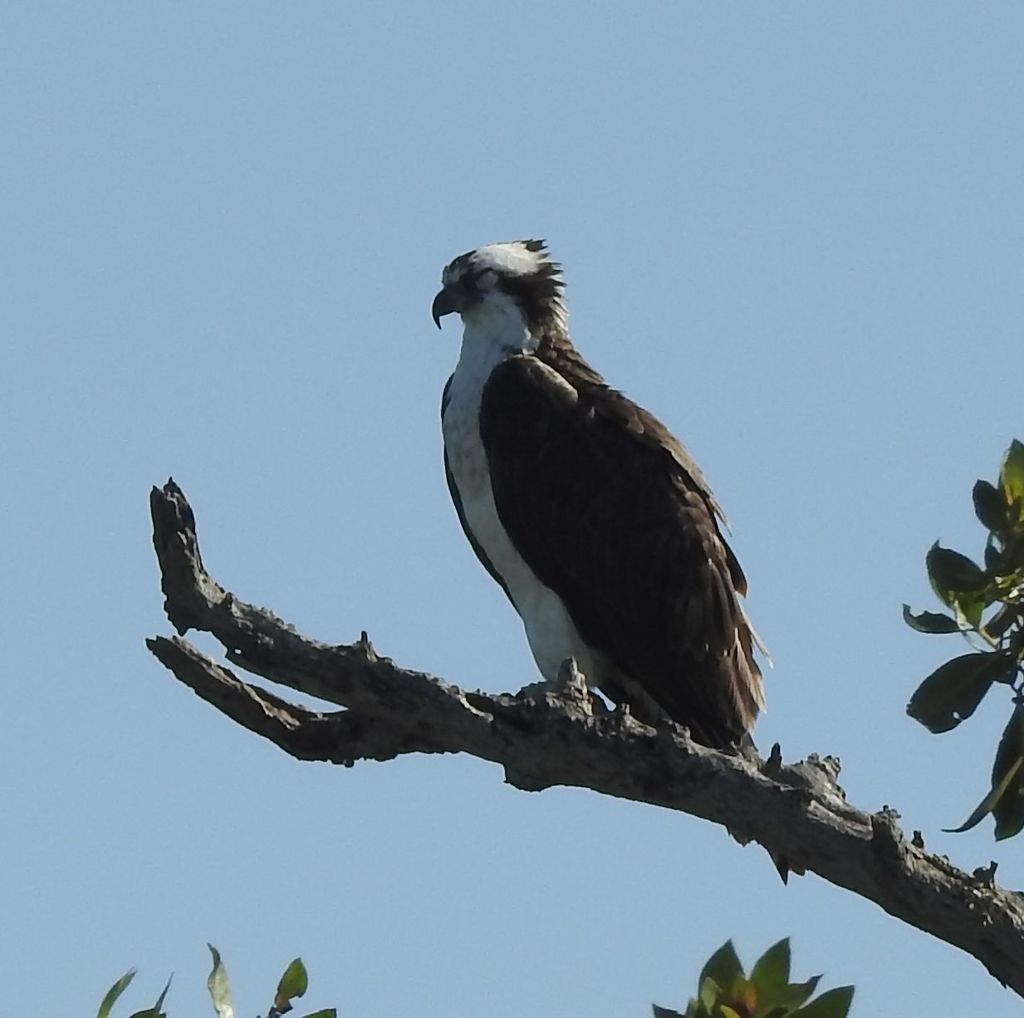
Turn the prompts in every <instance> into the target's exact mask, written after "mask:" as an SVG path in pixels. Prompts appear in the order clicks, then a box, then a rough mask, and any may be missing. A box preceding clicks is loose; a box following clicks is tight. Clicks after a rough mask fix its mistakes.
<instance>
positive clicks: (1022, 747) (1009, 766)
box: [992, 706, 1024, 841]
mask: <svg viewBox="0 0 1024 1018" xmlns="http://www.w3.org/2000/svg"><path fill="white" fill-rule="evenodd" d="M1007 774H1010V775H1011V777H1010V780H1009V781H1008V782H1007V783H1006V787H1005V788H1004V789H1003V794H1002V795H1001V796H1000V797H999V798H998V799H997V800H996V802H995V804H994V805H993V807H992V816H993V818H994V819H995V822H996V830H995V835H996V841H1002V840H1004V839H1005V838H1012V837H1013V836H1014V835H1015V834H1019V833H1020V830H1021V828H1022V827H1024V707H1020V706H1018V707H1014V709H1013V715H1012V716H1011V717H1010V720H1009V722H1008V723H1007V725H1006V728H1005V729H1004V730H1003V736H1002V738H1001V739H1000V740H999V748H998V749H997V750H996V759H995V763H994V764H993V765H992V784H993V785H995V784H996V783H997V781H998V783H999V784H1000V785H1001V784H1003V778H1004V777H1005V775H1007Z"/></svg>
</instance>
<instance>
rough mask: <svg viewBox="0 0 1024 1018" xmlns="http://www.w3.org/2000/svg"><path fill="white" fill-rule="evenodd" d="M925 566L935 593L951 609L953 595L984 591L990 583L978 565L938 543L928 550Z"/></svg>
mask: <svg viewBox="0 0 1024 1018" xmlns="http://www.w3.org/2000/svg"><path fill="white" fill-rule="evenodd" d="M925 565H926V566H927V567H928V578H929V579H930V580H931V583H932V586H933V587H934V588H935V593H936V594H938V595H939V597H940V598H942V600H943V601H945V602H946V604H948V605H949V606H950V607H952V601H951V599H950V595H951V594H953V593H957V594H962V593H974V592H976V591H980V590H984V589H985V587H986V585H987V583H988V580H987V578H986V576H985V574H984V572H982V570H981V569H980V568H979V566H978V565H977V564H976V563H974V562H972V561H971V560H970V559H969V558H968V557H967V556H966V555H961V554H960V552H958V551H953V549H952V548H943V547H940V545H939V542H938V541H936V542H935V544H933V545H932V546H931V548H930V549H929V550H928V554H927V555H926V556H925Z"/></svg>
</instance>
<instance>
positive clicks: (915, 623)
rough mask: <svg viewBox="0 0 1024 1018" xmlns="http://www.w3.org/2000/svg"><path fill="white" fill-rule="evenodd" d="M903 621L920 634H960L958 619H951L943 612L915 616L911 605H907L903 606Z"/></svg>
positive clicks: (923, 613) (922, 613)
mask: <svg viewBox="0 0 1024 1018" xmlns="http://www.w3.org/2000/svg"><path fill="white" fill-rule="evenodd" d="M903 621H904V622H906V624H907V625H908V626H910V628H911V629H916V630H917V631H918V632H919V633H959V632H960V627H959V626H958V625H957V622H956V619H952V618H950V617H949V616H948V615H944V614H943V613H942V612H921V613H920V614H918V615H915V614H914V613H913V612H912V611H911V610H910V605H909V604H905V605H904V606H903Z"/></svg>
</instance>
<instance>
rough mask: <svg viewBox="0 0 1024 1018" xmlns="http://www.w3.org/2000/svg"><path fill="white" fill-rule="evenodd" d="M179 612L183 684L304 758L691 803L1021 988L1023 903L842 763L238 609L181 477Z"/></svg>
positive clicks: (164, 656)
mask: <svg viewBox="0 0 1024 1018" xmlns="http://www.w3.org/2000/svg"><path fill="white" fill-rule="evenodd" d="M150 505H151V509H152V515H153V543H154V546H155V548H156V553H157V558H158V560H159V563H160V570H161V576H162V586H163V591H164V594H165V596H166V603H165V610H166V612H167V617H168V618H169V619H170V621H171V623H172V625H173V626H174V627H175V628H176V629H177V631H178V633H179V634H180V635H179V637H178V638H167V637H155V638H154V639H151V640H148V641H147V645H148V646H149V648H150V650H151V651H152V652H153V653H154V654H155V655H156V657H157V658H158V659H159V660H160V661H161V662H162V663H163V664H164V665H165V666H166V667H167V668H169V669H170V670H171V671H172V672H173V673H174V675H175V676H176V677H177V678H178V679H179V680H180V681H181V682H183V683H184V684H185V685H187V686H189V687H190V688H191V689H193V690H194V691H195V692H196V693H197V694H198V695H199V696H201V697H202V698H203V699H204V700H207V701H208V702H209V703H211V704H213V706H215V707H216V708H217V709H218V710H219V711H221V712H222V713H224V714H226V715H227V716H228V717H229V718H231V719H232V720H233V721H236V722H237V723H238V724H240V725H242V726H243V727H245V728H247V729H249V730H250V731H252V732H255V733H256V734H257V735H261V736H263V737H264V738H266V739H269V740H270V741H271V742H273V743H274V744H275V745H277V746H279V747H280V748H281V749H283V750H284V751H285V752H286V753H288V754H290V755H291V756H294V757H297V758H298V759H301V760H326V761H330V762H332V763H343V764H348V765H350V764H352V763H354V762H356V761H358V760H364V759H372V760H387V759H390V758H392V757H395V756H398V755H400V754H403V753H470V754H472V755H473V756H476V757H480V758H481V759H483V760H490V761H492V762H494V763H497V764H500V765H501V766H502V767H503V768H504V771H505V778H506V780H507V781H508V782H509V783H510V784H512V785H515V786H516V787H518V788H522V789H529V790H539V789H543V788H549V787H551V786H553V785H570V786H575V787H579V788H590V789H592V790H594V791H596V792H601V793H603V794H605V795H614V796H617V797H619V798H624V799H632V800H634V801H636V802H646V803H650V804H652V805H656V806H664V807H666V808H668V809H673V810H678V811H680V812H683V813H689V814H692V815H693V816H698V817H702V818H703V819H705V820H710V821H713V822H714V823H718V824H721V825H722V826H724V827H725V828H726V829H727V830H728V831H729V832H730V833H731V834H732V835H733V836H734V837H735V838H737V839H738V840H739V841H741V842H744V843H746V842H749V841H756V842H758V843H760V844H761V845H763V846H764V847H765V848H766V849H767V850H768V851H769V853H770V854H771V856H772V858H773V859H774V860H775V861H776V864H777V865H779V866H780V868H782V869H783V873H784V872H785V867H788V869H789V870H791V871H793V872H796V873H803V872H805V871H811V872H813V873H817V874H818V875H819V876H821V877H823V878H824V879H825V880H828V881H830V882H831V883H833V884H836V885H838V886H839V887H844V888H846V889H847V890H850V891H853V892H855V893H857V894H860V895H862V896H863V897H865V898H868V899H870V900H871V901H873V902H875V903H876V904H878V905H879V906H881V907H882V908H883V909H885V911H886V912H888V913H890V914H891V915H894V916H896V917H897V918H899V919H902V920H904V922H907V923H909V924H910V925H912V926H914V927H916V928H918V929H920V930H923V931H925V932H927V933H931V934H932V935H933V936H935V937H938V938H939V939H940V940H944V941H946V942H947V943H949V944H952V945H954V946H956V947H959V948H961V949H962V950H964V951H966V952H967V953H968V954H971V955H973V956H974V957H975V958H977V959H978V961H980V962H981V963H982V964H983V965H984V966H985V967H986V968H987V969H988V971H989V972H990V973H991V974H992V975H993V976H994V977H995V978H996V979H998V980H999V981H1000V982H1001V983H1003V984H1004V985H1006V986H1009V987H1011V988H1012V989H1013V990H1014V991H1016V993H1018V994H1019V995H1021V996H1024V895H1021V894H1018V893H1015V892H1011V891H1007V890H1004V889H1002V888H1000V887H998V886H996V885H995V883H994V879H993V872H992V871H991V870H979V871H976V873H975V874H974V875H971V874H968V873H965V872H964V871H963V870H960V869H958V868H957V867H955V866H953V865H952V864H951V863H950V862H949V861H948V860H947V859H945V858H944V857H942V856H938V855H934V854H933V853H930V852H927V851H925V849H924V847H923V845H922V844H921V842H920V838H919V836H917V835H915V837H914V839H913V840H912V841H908V840H907V838H906V837H905V835H904V833H903V831H902V830H901V829H900V827H899V825H898V823H897V820H898V814H896V813H895V812H893V811H892V810H888V809H883V810H882V811H881V812H878V813H873V814H872V813H866V812H864V811H862V810H859V809H856V808H855V807H853V806H851V805H849V804H848V803H847V802H846V801H845V798H844V796H843V793H842V790H841V789H840V788H839V786H838V785H837V784H836V781H835V779H836V777H837V775H838V763H837V762H836V761H834V760H833V759H832V758H830V757H826V758H825V759H824V760H819V759H818V758H817V757H813V756H812V757H810V758H808V760H807V761H803V762H801V763H798V764H793V765H785V764H783V763H782V760H781V754H779V753H778V751H777V747H776V749H775V750H773V753H772V755H771V756H770V757H769V759H768V760H760V759H759V758H756V757H752V756H750V755H744V754H739V753H736V754H731V753H723V752H718V751H716V750H712V749H708V748H706V747H704V746H701V745H698V744H697V743H695V742H693V741H692V740H691V739H690V737H689V734H688V733H687V732H686V730H685V729H683V728H680V727H678V726H677V725H674V724H672V723H671V722H668V723H665V724H664V725H660V726H658V727H657V728H652V727H649V726H647V725H643V724H641V723H639V722H638V721H636V720H635V719H634V718H632V717H631V716H630V715H629V713H628V712H626V711H621V710H617V711H614V712H612V711H608V710H607V709H606V708H604V707H603V706H602V705H601V704H600V702H598V701H595V699H594V698H593V697H591V695H590V694H589V692H588V691H587V689H586V686H585V683H583V682H581V681H580V679H579V675H578V673H576V672H575V670H574V669H567V670H563V681H562V685H561V688H560V689H558V690H550V689H543V688H538V687H528V688H527V689H525V690H523V691H521V692H520V693H518V694H516V695H508V694H502V695H490V694H486V693H480V692H468V691H465V690H462V689H459V688H458V687H457V686H453V685H451V684H449V683H447V682H444V681H442V680H441V679H437V678H434V677H432V676H430V675H427V674H425V673H423V672H417V671H411V670H408V669H404V668H400V667H398V666H397V665H396V664H394V662H392V661H391V660H390V659H388V658H385V657H379V656H378V655H377V653H376V652H375V651H374V649H373V647H372V646H371V644H370V642H369V640H368V639H367V638H366V634H365V633H364V634H362V636H361V638H360V639H359V640H358V641H357V642H356V643H354V644H351V645H339V646H332V645H328V644H324V643H319V642H317V641H315V640H310V639H307V638H306V637H303V636H301V635H300V634H298V633H296V632H295V630H294V629H293V628H292V627H291V626H289V625H287V624H286V623H284V622H282V621H281V620H280V619H278V618H277V617H276V616H275V615H273V614H272V613H271V612H269V611H266V610H264V609H261V608H256V607H254V606H252V605H248V604H245V603H244V602H242V601H239V600H238V599H237V598H235V596H234V595H233V594H231V593H229V592H227V591H225V590H224V588H223V587H221V586H220V585H219V584H217V583H216V582H215V581H214V580H213V579H211V577H210V576H209V575H208V574H207V573H206V570H205V569H204V567H203V563H202V558H201V557H200V554H199V545H198V541H197V538H196V530H195V519H194V517H193V514H192V509H191V507H190V506H189V504H188V502H187V501H186V499H185V496H184V494H183V493H182V491H181V489H180V488H178V486H177V485H176V484H175V483H174V482H173V481H169V482H168V483H167V484H166V485H165V486H164V487H163V488H162V489H158V488H154V489H153V492H152V494H151V497H150ZM189 629H196V630H201V631H205V632H209V633H212V634H213V635H214V636H215V637H216V638H217V640H219V641H220V643H222V644H223V646H224V648H225V651H226V656H227V658H228V660H229V661H231V662H232V663H233V664H236V665H238V666H239V667H241V668H244V669H246V670H247V671H249V672H251V673H252V674H254V675H259V676H262V677H263V678H265V679H268V680H270V681H272V682H275V683H278V684H280V685H282V686H287V687H289V688H291V689H294V690H296V691H298V692H300V693H303V694H306V695H309V696H313V697H316V698H318V699H321V700H325V701H327V702H328V703H332V704H336V705H339V706H341V707H343V708H345V709H344V710H341V711H336V712H332V713H326V714H325V713H320V712H318V711H314V710H310V709H308V708H305V707H301V706H297V705H295V704H291V703H288V702H286V701H285V700H282V699H281V698H279V697H277V696H275V695H274V694H272V693H270V692H268V691H267V690H264V689H261V688H260V687H258V686H256V685H252V684H250V683H247V682H244V681H242V680H241V679H239V678H238V677H237V676H236V675H234V674H233V673H232V672H231V671H229V670H228V669H226V668H224V667H223V666H221V665H219V664H217V663H216V662H214V661H213V660H212V659H210V658H209V657H207V656H206V655H204V654H202V653H200V652H199V651H198V650H196V649H195V648H194V647H193V646H191V645H190V644H189V643H188V642H186V641H185V640H183V639H181V638H180V636H183V635H184V634H185V633H186V632H187V630H189Z"/></svg>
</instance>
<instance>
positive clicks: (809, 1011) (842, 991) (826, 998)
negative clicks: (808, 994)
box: [793, 986, 853, 1018]
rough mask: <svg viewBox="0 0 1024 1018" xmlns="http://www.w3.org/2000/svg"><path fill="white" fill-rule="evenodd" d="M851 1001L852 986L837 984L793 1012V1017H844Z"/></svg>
mask: <svg viewBox="0 0 1024 1018" xmlns="http://www.w3.org/2000/svg"><path fill="white" fill-rule="evenodd" d="M852 1003H853V987H852V986H837V987H836V988H835V989H834V990H826V991H825V992H824V993H823V994H822V995H821V996H820V997H818V998H817V999H816V1000H812V1001H811V1002H810V1003H809V1004H808V1005H807V1006H806V1007H802V1008H800V1010H799V1011H794V1012H793V1018H846V1016H847V1014H849V1012H850V1005H851V1004H852Z"/></svg>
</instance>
